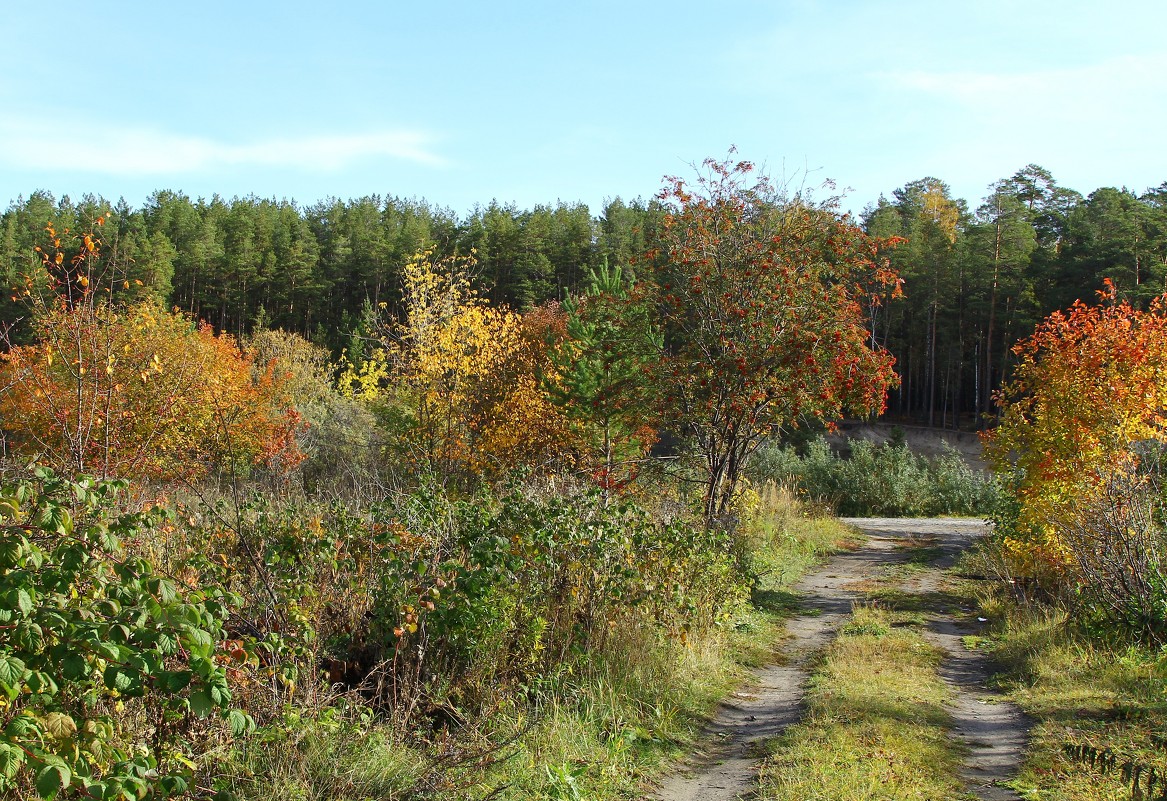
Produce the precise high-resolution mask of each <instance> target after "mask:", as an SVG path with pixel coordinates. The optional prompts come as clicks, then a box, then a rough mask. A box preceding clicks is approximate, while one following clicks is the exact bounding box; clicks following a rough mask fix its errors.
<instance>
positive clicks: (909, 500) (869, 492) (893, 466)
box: [754, 437, 1000, 517]
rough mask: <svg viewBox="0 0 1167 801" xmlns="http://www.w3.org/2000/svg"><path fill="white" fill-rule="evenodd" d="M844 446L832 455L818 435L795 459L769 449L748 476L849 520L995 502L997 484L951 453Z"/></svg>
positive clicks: (790, 452)
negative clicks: (929, 455) (928, 454)
mask: <svg viewBox="0 0 1167 801" xmlns="http://www.w3.org/2000/svg"><path fill="white" fill-rule="evenodd" d="M850 445H851V454H850V456H849V457H843V456H840V455H838V454H836V453H835V452H834V451H833V450H832V449H831V446H830V444H829V443H828V442H827V440H826V439H825V438H823V437H819V438H817V439H815V440H812V441H811V442H810V443H809V444H808V445H807V447H806V451H805V453H803V454H801V455H800V454H799V453H798V452H797V451H796V450H795V449H794V448H793V447H791V446H779V445H770V446H768V447H766V448H763V449H762V451H761V452H760V453H759V458H758V459H757V460H756V463H755V465H754V473H755V475H756V476H758V477H760V478H763V479H768V480H773V481H777V482H778V483H781V484H787V485H789V486H791V487H793V488H794V489H796V490H797V491H798V492H799V493H800V494H802V495H803V496H804V497H807V498H810V499H812V500H814V501H815V502H818V503H824V504H827V505H828V506H830V507H831V508H832V509H834V510H835V512H836V513H838V514H841V515H847V516H852V517H863V516H871V515H878V516H888V517H928V516H935V515H969V514H989V513H990V512H991V511H992V510H993V509H994V508H995V507H996V506H997V504H998V503H999V498H1000V488H999V485H998V482H997V481H996V480H994V479H993V478H992V477H991V476H986V475H984V474H982V473H979V472H978V471H975V470H973V469H972V468H971V467H969V466H968V464H967V463H966V462H965V461H964V459H963V458H961V456H960V454H959V453H957V452H956V451H955V450H952V449H949V450H947V451H946V452H945V453H944V454H943V455H941V456H940V457H938V458H935V459H929V458H927V457H924V456H920V455H918V454H915V453H913V452H912V451H910V450H909V449H908V447H907V446H906V445H904V444H903V443H895V442H891V443H886V444H883V445H874V444H872V443H870V442H867V441H863V440H851V441H850Z"/></svg>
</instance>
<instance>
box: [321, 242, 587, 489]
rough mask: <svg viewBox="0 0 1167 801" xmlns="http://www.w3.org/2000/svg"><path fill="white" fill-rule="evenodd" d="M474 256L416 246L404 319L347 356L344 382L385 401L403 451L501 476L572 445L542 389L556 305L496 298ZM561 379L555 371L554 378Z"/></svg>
mask: <svg viewBox="0 0 1167 801" xmlns="http://www.w3.org/2000/svg"><path fill="white" fill-rule="evenodd" d="M473 264H474V262H473V258H472V257H452V258H447V259H438V258H435V256H434V254H433V253H432V252H428V251H427V252H422V253H419V254H417V255H416V256H415V257H414V258H413V259H412V260H411V261H410V262H409V263H408V264H406V265H405V267H404V269H403V276H404V280H403V283H404V287H403V298H404V306H405V316H404V319H403V320H400V321H394V322H390V323H387V324H385V326H384V329H383V331H382V337H383V343H382V346H381V347H379V348H376V349H374V350H373V352H372V353H371V354H370V356H369V358H367V359H366V360H365V361H364V362H363V363H361V364H359V365H357V364H352V363H351V362H349V361H347V359H346V360H344V361H342V370H341V374H340V379H339V381H340V386H341V389H342V391H344V392H346V393H348V394H349V395H350V396H351V397H354V398H357V399H362V400H365V401H367V402H370V403H372V404H374V405H378V406H380V407H381V409H382V412H383V416H384V417H385V419H386V420H387V421H389V427H390V428H391V429H392V430H393V432H394V434H395V436H396V440H397V442H398V445H399V448H400V451H401V453H402V455H403V456H404V457H405V458H407V459H408V460H410V461H411V462H413V463H414V464H416V465H418V466H420V467H422V468H424V469H425V470H427V471H430V472H432V473H434V474H436V475H441V476H446V477H449V476H455V475H459V474H466V475H473V476H479V477H497V476H499V475H502V474H504V473H506V472H507V471H508V470H510V469H513V468H516V467H521V466H537V465H540V464H544V463H546V462H548V461H549V460H553V459H555V458H556V457H558V456H561V455H563V454H564V453H565V452H566V451H567V450H568V449H569V443H568V438H567V435H566V426H565V423H564V419H563V415H562V412H561V410H560V409H559V408H557V407H556V406H555V405H554V404H553V403H552V402H551V401H550V399H549V398H548V397H547V395H546V393H545V392H544V391H543V389H542V381H543V380H546V378H547V376H548V373H549V371H552V367H551V365H550V362H549V360H548V357H547V352H548V347H547V343H546V341H545V340H546V338H547V337H552V338H554V337H556V336H560V335H561V334H558V333H556V332H557V330H560V329H562V325H563V324H562V321H561V320H559V319H557V312H555V311H554V310H552V309H541V310H535V311H533V312H530V313H528V314H527V315H521V314H518V313H516V312H514V311H511V310H510V309H507V308H505V307H504V308H497V307H491V306H489V305H488V304H487V302H486V301H485V299H483V298H482V297H480V296H479V295H478V293H477V291H476V290H475V289H474V288H473V286H472V285H471V281H470V270H471V268H472V267H473ZM552 380H554V379H552Z"/></svg>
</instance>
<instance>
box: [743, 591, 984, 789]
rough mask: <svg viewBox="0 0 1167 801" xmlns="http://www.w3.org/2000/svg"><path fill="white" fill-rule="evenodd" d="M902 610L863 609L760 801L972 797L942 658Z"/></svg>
mask: <svg viewBox="0 0 1167 801" xmlns="http://www.w3.org/2000/svg"><path fill="white" fill-rule="evenodd" d="M897 622H898V620H897V617H896V613H893V612H891V611H889V610H886V609H880V608H878V607H873V606H870V605H868V606H857V607H856V608H855V609H854V611H853V614H852V616H851V619H850V620H849V621H848V622H847V623H846V624H845V625H844V626H843V627H842V628H841V629H840V632H839V637H838V638H837V639H836V640H835V641H834V642H833V643H832V644H831V645H830V646H829V647H828V648H827V649H826V651H825V653H824V655H823V656H822V658H821V660H820V662H819V664H818V665H817V666H816V668H815V670H814V674H813V677H812V679H811V682H810V687H809V690H808V694H807V698H806V705H807V711H806V715H805V717H804V719H803V720H802V722H800V723H798V724H796V725H794V726H792V727H790V728H789V729H788V730H787V731H786V732H785V733H784V734H783V735H782V736H780V737H778V738H776V740H775V741H773V743H772V744H771V753H770V755H769V756H768V757H767V758H766V759H765V761H764V762H763V764H762V767H761V770H760V789H759V793H758V798H759V799H760V801H809V800H810V799H848V801H865V800H866V799H871V801H875V799H881V800H887V799H896V800H897V801H898V800H899V799H903V800H904V801H909V800H910V801H925V799H928V800H930V801H937V800H938V799H957V798H963V797H966V796H963V795H962V793H961V783H960V781H959V779H958V778H957V774H958V770H959V767H960V763H961V758H962V753H961V751H960V749H959V747H958V746H956V745H955V744H954V743H953V742H952V741H951V740H950V739H949V735H948V731H949V728H950V726H951V718H950V715H949V713H948V711H947V710H946V709H945V704H946V703H947V702H948V701H949V699H950V695H951V691H950V689H949V688H948V687H947V685H945V684H944V682H943V681H942V680H941V679H940V677H939V675H938V673H937V669H938V667H939V665H940V660H941V657H942V652H941V651H940V650H939V649H937V648H936V647H935V646H933V645H930V644H929V643H928V642H926V641H925V640H924V638H923V637H922V636H921V635H920V634H919V633H918V632H916V631H914V630H912V629H911V628H902V627H897V626H896V623H897Z"/></svg>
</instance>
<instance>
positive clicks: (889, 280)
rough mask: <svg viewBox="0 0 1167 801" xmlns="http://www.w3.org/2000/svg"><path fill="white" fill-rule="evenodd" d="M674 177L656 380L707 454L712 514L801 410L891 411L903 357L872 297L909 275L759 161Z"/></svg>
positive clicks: (663, 399)
mask: <svg viewBox="0 0 1167 801" xmlns="http://www.w3.org/2000/svg"><path fill="white" fill-rule="evenodd" d="M704 166H705V171H704V172H703V173H701V174H699V177H698V180H697V182H696V185H695V186H690V185H689V184H687V183H685V182H684V181H683V180H681V179H679V178H670V179H668V181H667V184H666V187H665V189H664V190H663V191H662V192H661V193H660V195H659V197H660V199H661V201H662V202H664V203H665V204H667V206H668V208H669V211H668V213H667V214H666V215H665V217H664V221H663V230H662V232H661V235H660V242H659V245H658V247H657V248H656V249H654V250H653V251H651V252H650V253H649V254H648V258H649V260H650V261H651V262H652V264H653V266H654V271H653V273H652V276H651V280H650V281H646V282H643V283H642V285H641V291H642V292H647V293H648V294H649V295H650V301H651V303H652V304H653V306H654V307H655V308H656V309H657V311H658V314H659V320H658V325H659V329H660V331H661V333H662V334H663V337H664V343H663V344H664V348H663V353H662V356H661V358H660V359H659V360H658V361H656V363H655V365H654V369H653V370H652V375H651V379H650V380H651V382H652V386H654V388H655V391H656V393H657V394H658V396H659V399H660V410H661V412H662V415H661V427H662V428H672V429H673V430H674V431H676V432H677V433H679V434H681V435H682V436H685V437H686V438H687V439H688V440H689V441H690V442H691V443H692V445H693V447H694V449H695V450H696V451H697V453H699V454H700V456H701V467H702V468H703V481H704V485H705V492H704V512H705V515H706V516H707V517H708V518H715V517H719V516H722V515H725V514H726V513H727V512H728V510H729V507H730V502H731V500H732V499H733V496H734V491H735V488H736V486H737V483H738V480H739V478H740V477H741V474H742V470H743V468H744V467H745V465H746V462H747V461H748V459H749V457H750V456H751V454H753V453H754V452H755V450H756V449H757V448H758V446H759V445H760V444H761V443H762V442H763V441H764V440H765V439H766V438H767V437H769V436H771V435H772V434H774V433H775V432H776V431H778V430H779V429H781V428H783V427H786V426H792V425H796V424H797V423H798V421H799V420H800V419H804V418H819V419H822V420H825V421H827V422H828V423H829V422H831V421H833V420H834V419H836V418H838V417H839V416H841V415H842V413H843V412H844V411H845V410H850V411H854V412H858V413H870V412H879V411H881V410H882V409H883V406H884V401H885V396H886V391H887V389H888V387H889V386H892V385H894V383H895V382H896V380H897V379H896V376H895V373H894V372H893V371H892V365H893V361H894V360H893V358H892V356H891V354H889V353H888V352H887V351H886V350H885V349H883V348H882V347H878V346H876V345H875V344H874V343H873V342H872V341H871V337H870V335H869V331H868V329H867V320H866V317H865V313H864V307H865V305H869V304H871V303H875V302H878V298H879V296H880V295H881V294H882V293H883V291H884V289H885V287H888V286H890V287H896V286H898V283H897V278H896V275H895V274H894V273H893V272H892V270H891V269H890V268H889V267H888V265H887V262H886V259H885V258H884V256H883V252H884V250H885V249H886V247H887V246H888V245H890V244H892V243H890V242H888V241H884V240H879V239H875V238H872V237H868V236H867V235H865V234H864V233H863V231H862V230H860V229H859V228H858V227H857V226H856V225H854V224H853V223H852V222H851V221H850V219H849V218H848V217H845V216H842V215H840V214H839V213H838V212H837V211H836V210H835V206H834V204H833V203H832V202H827V203H822V204H820V203H814V202H812V201H811V200H810V199H809V198H808V197H806V196H804V195H801V194H793V195H792V194H790V193H788V192H786V191H785V190H784V189H783V188H781V187H777V188H776V187H774V186H773V185H772V184H771V183H770V181H769V180H768V179H767V178H766V177H765V176H764V175H763V176H760V177H758V178H753V179H752V178H751V174H752V173H753V170H754V166H753V165H752V164H751V163H749V162H746V161H741V162H737V163H732V162H730V161H728V160H726V161H715V160H712V159H709V160H706V161H705V162H704Z"/></svg>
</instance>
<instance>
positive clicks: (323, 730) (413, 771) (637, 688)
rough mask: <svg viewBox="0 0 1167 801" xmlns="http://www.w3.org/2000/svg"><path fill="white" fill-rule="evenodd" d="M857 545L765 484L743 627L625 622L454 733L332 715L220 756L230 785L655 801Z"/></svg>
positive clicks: (298, 797) (301, 795)
mask: <svg viewBox="0 0 1167 801" xmlns="http://www.w3.org/2000/svg"><path fill="white" fill-rule="evenodd" d="M857 542H858V537H857V535H856V534H855V533H854V532H853V530H851V529H849V528H848V527H846V526H844V525H843V524H841V523H839V522H838V521H836V520H833V519H830V518H826V517H822V516H820V515H819V514H818V513H816V512H815V511H814V510H808V509H807V508H806V507H805V506H803V505H801V504H799V503H798V502H797V501H796V500H794V498H793V496H792V495H790V494H789V493H786V492H784V491H782V490H780V489H778V488H776V487H772V486H769V487H763V488H762V489H761V490H760V491H759V492H758V493H757V497H756V499H755V502H754V506H753V508H752V509H751V510H750V514H749V515H748V516H746V523H745V524H744V525H743V528H742V531H741V548H742V551H743V552H742V558H743V561H744V562H745V564H746V565H747V566H748V568H749V572H750V573H751V574H752V575H753V576H755V577H756V581H755V582H754V585H753V586H752V587H751V593H750V595H751V603H750V604H748V605H747V606H746V607H744V608H742V609H741V610H740V611H739V612H738V614H736V615H735V616H734V618H733V619H732V620H730V621H727V622H726V623H724V624H723V625H720V626H717V627H715V628H713V629H711V630H706V631H704V632H703V633H701V634H700V635H699V636H698V635H694V636H692V637H689V638H685V639H679V638H676V637H669V636H666V635H665V633H664V632H662V631H660V630H658V629H655V628H653V627H651V626H648V625H643V624H641V625H633V624H631V623H629V624H623V623H621V624H619V625H618V626H617V628H616V629H614V630H612V631H610V632H609V634H608V636H607V637H606V638H605V642H606V646H605V647H604V649H603V650H601V651H593V652H591V653H589V654H587V655H586V656H582V655H581V656H580V657H578V658H574V659H571V660H569V661H568V662H566V663H564V664H563V665H561V666H560V668H559V670H558V671H557V672H556V673H555V674H554V675H551V676H547V677H544V678H543V679H542V680H541V681H540V683H539V685H538V686H534V687H529V688H527V691H526V694H525V696H523V697H518V696H516V697H513V698H511V699H509V701H507V702H506V703H504V704H501V705H500V706H499V707H498V708H496V709H494V710H491V712H490V713H489V714H487V715H484V716H482V718H481V719H476V720H471V721H466V722H464V723H463V724H462V725H460V726H452V727H451V729H452V733H451V734H449V735H447V734H446V733H444V732H436V731H423V732H414V733H403V732H400V731H396V730H394V729H393V728H392V727H391V726H389V725H388V724H385V723H381V722H377V720H376V719H375V717H374V716H372V715H371V714H369V713H368V712H367V711H357V712H353V713H340V712H339V711H335V708H333V707H329V708H326V709H325V710H324V711H323V713H322V714H321V715H319V716H317V717H315V718H313V719H308V716H305V719H304V720H302V721H297V722H296V725H295V726H288V725H287V724H286V723H285V724H283V725H279V726H273V727H271V732H270V736H269V739H267V740H264V739H263V738H264V734H265V733H264V731H260V732H258V733H257V738H258V739H257V740H256V741H253V742H252V743H251V744H250V745H249V746H247V748H246V750H243V751H240V752H237V753H234V754H232V755H221V756H222V757H223V773H224V774H226V776H225V778H226V779H227V788H226V789H230V790H233V791H234V792H236V793H237V794H238V795H239V796H240V797H241V798H243V799H256V801H258V799H268V798H286V799H293V801H326V800H331V799H336V801H364V799H372V798H377V799H389V800H390V801H393V800H395V799H401V800H402V801H406V800H408V801H416V800H417V799H452V800H453V799H467V800H469V799H485V798H491V799H498V800H499V801H509V800H513V801H518V799H566V800H567V801H583V799H588V801H615V799H641V798H644V797H645V795H646V793H647V792H648V791H647V789H646V788H647V787H648V786H649V785H650V783H651V780H652V778H653V777H655V776H657V775H659V774H660V773H661V772H662V771H663V770H665V769H667V766H668V765H670V764H671V763H672V762H673V761H675V760H676V759H677V758H679V757H680V756H682V755H683V754H685V753H687V752H688V751H689V748H690V746H691V745H692V743H693V742H694V741H695V739H696V737H697V735H698V734H699V733H700V731H701V729H702V727H703V726H704V724H705V721H706V720H707V719H708V718H709V716H710V714H711V713H712V711H713V710H714V709H715V708H716V705H717V704H718V702H720V701H721V700H722V699H723V698H724V697H725V696H726V695H728V694H729V693H730V692H732V690H733V689H734V688H736V687H737V686H739V685H740V684H741V683H742V682H743V681H744V680H746V678H747V677H748V675H749V670H750V668H753V667H757V666H759V665H761V664H764V663H766V662H767V661H768V660H770V659H772V658H773V655H774V651H775V648H776V646H777V644H778V642H779V641H780V640H781V639H782V636H783V625H782V623H783V620H784V619H785V618H786V617H789V616H790V615H792V614H794V613H795V612H796V611H797V608H798V605H797V599H796V596H795V595H794V594H793V593H792V592H791V591H790V586H791V585H792V584H793V583H794V582H795V581H796V580H797V579H798V578H799V577H800V576H801V575H802V574H803V573H804V572H805V571H806V570H807V569H809V568H810V567H812V566H814V565H816V564H818V563H820V562H821V561H823V559H825V558H826V557H827V556H828V555H829V554H831V553H833V552H835V551H837V550H839V549H841V548H846V547H854V546H855V545H856V544H857ZM289 730H294V731H295V732H296V734H295V735H294V736H289V735H288V731H289Z"/></svg>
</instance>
